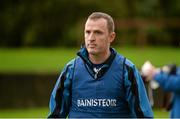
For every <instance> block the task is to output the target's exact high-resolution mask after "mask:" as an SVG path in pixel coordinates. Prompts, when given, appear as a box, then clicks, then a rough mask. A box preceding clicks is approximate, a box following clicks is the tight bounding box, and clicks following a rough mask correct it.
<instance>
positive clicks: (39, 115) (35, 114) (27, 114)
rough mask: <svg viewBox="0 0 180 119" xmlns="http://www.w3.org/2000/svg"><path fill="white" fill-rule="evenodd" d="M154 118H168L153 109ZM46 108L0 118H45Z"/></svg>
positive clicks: (4, 114) (8, 113) (1, 114)
mask: <svg viewBox="0 0 180 119" xmlns="http://www.w3.org/2000/svg"><path fill="white" fill-rule="evenodd" d="M153 111H154V117H155V118H168V117H169V116H168V112H166V111H165V110H162V109H154V110H153ZM47 115H48V108H31V109H17V110H15V109H14V110H13V109H11V110H10V109H9V110H0V118H46V117H47Z"/></svg>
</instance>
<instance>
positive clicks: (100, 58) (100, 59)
mask: <svg viewBox="0 0 180 119" xmlns="http://www.w3.org/2000/svg"><path fill="white" fill-rule="evenodd" d="M110 55H111V52H110V50H108V51H107V52H105V53H104V54H100V55H93V54H89V60H90V61H91V62H92V63H93V64H102V63H104V62H105V61H106V60H107V59H108V58H109V56H110Z"/></svg>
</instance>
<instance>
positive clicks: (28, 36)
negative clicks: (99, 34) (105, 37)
mask: <svg viewBox="0 0 180 119" xmlns="http://www.w3.org/2000/svg"><path fill="white" fill-rule="evenodd" d="M93 11H102V12H106V13H109V14H111V15H112V16H113V18H114V20H115V23H116V24H120V25H117V29H116V32H117V39H118V40H116V42H115V43H114V44H116V45H125V44H127V45H138V46H144V45H171V46H179V44H180V43H179V41H180V39H179V38H180V36H179V31H180V24H179V17H180V14H179V13H180V1H179V0H110V1H109V0H98V1H97V0H86V1H84V0H37V1H36V0H3V1H1V3H0V14H1V15H0V26H1V27H0V46H3V47H36V46H42V47H53V46H79V45H80V44H81V42H82V39H83V27H84V22H85V18H87V16H88V15H89V14H90V13H92V12H93ZM122 24H124V26H122ZM157 24H158V25H157Z"/></svg>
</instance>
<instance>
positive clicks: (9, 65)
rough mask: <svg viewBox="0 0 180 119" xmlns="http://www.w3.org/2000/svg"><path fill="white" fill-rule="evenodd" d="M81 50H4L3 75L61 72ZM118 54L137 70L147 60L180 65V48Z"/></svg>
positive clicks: (123, 50)
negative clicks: (134, 65) (6, 73)
mask: <svg viewBox="0 0 180 119" xmlns="http://www.w3.org/2000/svg"><path fill="white" fill-rule="evenodd" d="M77 51H78V48H73V49H70V48H69V49H67V48H49V49H47V48H46V49H43V48H34V49H29V48H23V49H0V72H20V73H26V72H32V73H33V72H35V73H36V72H38V73H39V72H45V73H48V72H59V71H60V70H61V69H62V68H63V66H64V65H65V64H66V63H67V62H68V61H69V60H70V59H72V58H73V57H74V56H76V52H77ZM117 51H118V52H119V53H121V54H123V55H124V56H126V57H127V58H129V59H130V60H131V61H132V62H133V63H135V64H136V66H137V67H141V66H142V64H143V63H144V62H145V61H146V60H150V61H151V62H152V63H153V64H154V65H155V66H163V65H164V64H167V63H176V64H178V65H180V55H179V53H180V48H170V47H157V48H152V47H151V48H132V47H129V48H117Z"/></svg>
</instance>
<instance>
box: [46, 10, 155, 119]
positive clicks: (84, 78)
mask: <svg viewBox="0 0 180 119" xmlns="http://www.w3.org/2000/svg"><path fill="white" fill-rule="evenodd" d="M115 36H116V34H115V32H114V21H113V19H112V17H111V16H110V15H108V14H106V13H102V12H94V13H92V14H91V15H90V16H89V17H88V19H87V21H86V23H85V28H84V39H85V47H82V48H81V49H80V50H79V52H78V53H77V57H76V58H74V59H73V60H71V61H70V62H69V63H68V64H67V65H66V66H65V68H64V69H63V71H62V72H61V74H60V76H59V78H58V80H57V82H56V85H55V87H54V89H53V91H52V95H51V98H50V104H49V105H50V113H49V116H48V117H49V118H66V117H69V118H113V117H116V118H119V117H128V118H131V117H133V118H137V117H141V118H146V117H153V112H152V109H151V106H150V104H149V100H148V98H147V94H146V90H145V87H144V84H143V81H142V79H141V76H140V74H139V72H138V70H137V68H136V67H135V65H134V64H133V63H132V62H131V61H130V60H128V59H126V58H125V57H124V56H122V55H121V54H119V53H117V51H116V50H115V49H114V48H111V46H110V45H111V43H112V42H113V41H114V39H115Z"/></svg>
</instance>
